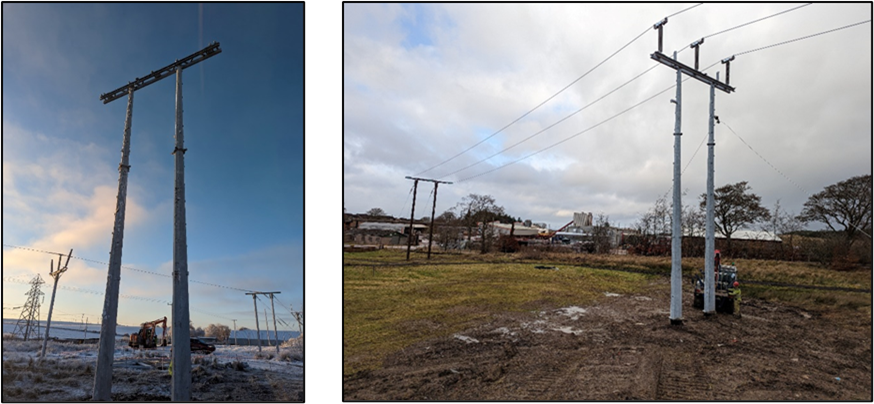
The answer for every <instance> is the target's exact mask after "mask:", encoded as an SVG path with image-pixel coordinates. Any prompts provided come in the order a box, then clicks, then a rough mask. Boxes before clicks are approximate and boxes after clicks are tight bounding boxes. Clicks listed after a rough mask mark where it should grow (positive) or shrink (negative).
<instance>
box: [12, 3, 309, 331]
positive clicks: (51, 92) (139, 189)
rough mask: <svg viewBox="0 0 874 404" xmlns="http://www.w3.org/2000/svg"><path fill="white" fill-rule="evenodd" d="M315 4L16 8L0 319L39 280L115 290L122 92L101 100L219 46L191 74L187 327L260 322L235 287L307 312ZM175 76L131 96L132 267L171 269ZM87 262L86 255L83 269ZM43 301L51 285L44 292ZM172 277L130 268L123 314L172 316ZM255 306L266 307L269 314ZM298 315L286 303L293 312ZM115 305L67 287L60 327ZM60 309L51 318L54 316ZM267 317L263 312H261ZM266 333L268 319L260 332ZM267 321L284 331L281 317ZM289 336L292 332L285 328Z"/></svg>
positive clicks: (127, 260) (187, 98) (126, 254)
mask: <svg viewBox="0 0 874 404" xmlns="http://www.w3.org/2000/svg"><path fill="white" fill-rule="evenodd" d="M303 9H304V7H303V5H302V4H277V3H273V4H270V3H266V4H214V3H210V4H203V5H200V4H197V3H184V4H170V3H153V4H9V3H6V4H4V5H3V25H2V33H3V36H2V40H3V87H2V93H3V123H2V124H3V243H4V247H3V277H4V281H3V307H4V309H3V317H4V318H10V317H13V318H14V317H17V316H18V313H19V312H18V311H17V310H9V309H7V308H9V307H15V306H21V305H22V304H23V303H24V300H25V296H24V293H25V292H26V291H27V289H28V285H25V284H21V283H18V282H17V280H27V279H30V278H32V277H33V276H35V274H37V273H39V274H41V275H42V276H43V278H44V279H46V280H49V279H50V278H49V277H48V271H49V261H50V260H51V259H53V258H55V259H56V258H57V257H56V256H52V255H50V254H45V253H40V252H33V251H28V250H22V249H17V248H11V247H7V246H5V245H6V244H9V245H14V246H22V247H31V248H35V249H39V250H44V251H52V252H64V253H66V252H68V251H69V250H70V249H71V248H72V249H74V252H73V256H74V259H73V260H71V261H70V264H69V270H68V271H67V273H66V274H64V275H63V277H62V278H61V281H60V282H59V285H60V286H61V287H70V288H78V289H80V290H89V291H96V292H100V293H102V292H103V291H104V290H105V287H106V270H107V267H106V265H105V264H100V263H96V262H94V261H100V262H108V261H109V249H110V238H111V234H112V222H113V219H114V211H115V200H116V192H117V187H118V171H117V168H118V164H119V161H120V156H121V155H120V149H121V143H122V133H123V129H124V115H125V108H126V103H127V100H126V97H123V98H121V99H118V100H116V101H113V102H111V103H109V104H106V105H104V104H103V103H102V102H101V101H100V100H99V96H100V94H103V93H106V92H109V91H111V90H114V89H116V88H118V87H120V86H122V85H124V84H126V83H127V82H129V81H131V80H133V79H134V78H136V77H142V76H145V75H147V74H148V73H149V72H151V71H152V70H157V69H159V68H162V67H164V66H166V65H168V64H170V63H172V62H173V61H174V60H176V59H180V58H182V57H185V56H188V55H189V54H191V53H194V52H196V51H198V50H200V49H202V48H203V47H205V46H207V45H208V44H209V43H210V42H213V41H217V42H220V43H221V49H222V53H221V54H219V55H217V56H215V57H213V58H210V59H208V60H206V61H204V62H203V63H200V64H198V65H195V66H193V67H191V68H188V69H186V70H185V71H184V72H183V105H184V128H185V147H186V148H187V149H188V152H187V153H186V154H185V183H186V202H187V203H186V210H187V232H188V233H187V237H188V259H189V261H188V265H189V277H190V279H191V280H193V281H199V282H204V283H211V284H217V285H221V286H225V287H215V286H209V285H206V284H204V283H198V282H192V283H191V284H190V285H189V290H190V294H191V307H192V312H191V318H192V320H193V322H194V324H195V325H196V326H203V327H205V326H206V325H208V324H210V323H222V324H226V325H229V326H232V325H233V324H232V322H231V321H230V320H229V319H237V326H238V327H240V326H246V327H250V328H251V327H254V315H253V308H252V299H251V297H250V296H246V295H244V294H243V293H244V292H243V291H240V290H235V289H229V288H228V287H232V288H238V289H246V290H261V291H281V292H282V293H281V294H280V295H277V296H278V298H279V302H281V303H282V304H280V303H277V305H276V310H277V316H278V317H280V318H283V319H285V320H286V321H287V322H288V323H289V324H291V323H292V321H291V316H290V315H289V314H288V311H287V310H286V309H285V307H287V306H288V305H293V306H294V308H295V309H296V310H299V309H300V308H301V306H302V302H303V245H304V241H303V225H304V216H303V207H304V199H303V198H304V197H303V194H304V188H303V170H304V152H303V146H304V137H303V136H304V134H303V133H304V131H303V117H304V116H303V111H304V109H303V108H304V98H303V97H304V83H303V78H304V61H303V56H304V54H303V46H304V43H303V30H304V16H303V11H304V10H303ZM174 91H175V79H174V78H173V77H169V78H166V79H164V80H162V81H160V82H158V83H156V84H153V85H151V86H148V87H146V88H143V89H141V90H139V91H137V92H136V93H135V94H134V109H133V121H132V135H131V154H130V164H131V171H130V175H129V183H128V199H127V203H128V207H127V212H126V216H127V217H126V222H125V232H124V251H123V266H127V267H132V268H136V269H140V270H143V271H149V272H156V273H160V274H165V275H169V274H170V272H171V268H172V234H173V225H172V219H173V186H174V185H173V172H174V171H173V170H174V167H173V156H172V155H171V154H170V153H171V152H172V151H173V147H174V138H173V136H174V108H175V102H174V99H175V94H174ZM75 257H82V258H86V259H88V260H89V261H86V260H78V259H75ZM43 291H44V292H46V295H47V297H48V296H49V295H50V294H51V289H50V288H48V287H44V288H43ZM171 291H172V283H171V281H170V278H168V277H164V276H158V275H154V274H147V273H143V272H139V271H133V270H127V269H122V280H121V293H122V294H123V295H129V296H133V297H135V298H122V299H120V301H119V302H120V303H119V317H118V322H119V323H121V324H138V323H140V322H143V321H148V320H153V319H155V318H160V317H163V316H165V315H166V316H168V318H169V317H170V309H169V306H167V305H166V304H165V303H163V302H154V301H147V300H142V299H137V298H147V299H155V300H159V301H161V300H163V301H168V302H169V301H171V296H172V293H171ZM262 304H263V303H262V302H259V312H260V311H262V307H263V306H262ZM283 306H285V307H283ZM102 307H103V296H102V295H96V294H91V293H84V292H81V291H79V290H73V289H59V290H58V295H57V298H56V302H55V308H56V309H55V314H54V315H53V317H54V318H56V319H59V320H66V321H78V320H79V319H80V318H81V316H82V314H83V313H84V314H85V316H86V317H90V318H91V319H92V322H93V318H94V317H96V316H99V315H100V313H101V312H102ZM47 312H48V310H47V304H46V305H45V306H44V308H43V310H42V312H41V314H42V317H43V318H45V316H46V313H47ZM259 315H263V312H262V313H260V314H259ZM261 327H262V329H263V328H264V324H263V322H262V325H261ZM271 328H272V324H271ZM280 328H281V329H282V328H284V329H289V328H288V327H280Z"/></svg>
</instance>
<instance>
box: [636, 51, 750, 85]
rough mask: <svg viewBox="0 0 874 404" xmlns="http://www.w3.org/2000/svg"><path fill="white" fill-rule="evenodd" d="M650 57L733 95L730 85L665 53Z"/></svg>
mask: <svg viewBox="0 0 874 404" xmlns="http://www.w3.org/2000/svg"><path fill="white" fill-rule="evenodd" d="M650 57H651V58H652V59H653V60H655V61H657V62H659V63H661V64H663V65H666V66H668V67H670V68H672V69H674V70H679V71H681V72H683V73H685V74H687V75H689V76H691V77H693V78H696V79H698V80H699V81H701V82H703V83H704V84H707V85H710V84H712V85H713V86H714V87H716V88H717V89H719V90H722V91H725V92H726V93H731V92H732V91H734V87H732V86H729V85H728V84H726V83H723V82H721V81H719V80H717V79H714V78H713V77H710V76H708V75H706V74H704V73H701V72H699V71H698V70H696V69H693V68H691V67H689V66H686V65H684V64H683V63H680V62H679V61H676V60H674V59H672V58H670V57H668V55H665V54H664V53H661V52H655V53H653V54H652V55H650Z"/></svg>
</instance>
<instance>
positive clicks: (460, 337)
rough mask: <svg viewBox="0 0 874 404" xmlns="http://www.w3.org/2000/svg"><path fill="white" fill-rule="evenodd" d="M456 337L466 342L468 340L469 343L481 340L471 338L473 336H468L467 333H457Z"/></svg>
mask: <svg viewBox="0 0 874 404" xmlns="http://www.w3.org/2000/svg"><path fill="white" fill-rule="evenodd" d="M454 337H455V338H456V339H460V340H462V341H464V342H467V343H468V344H473V343H477V342H479V340H477V339H476V338H471V337H468V336H466V335H461V334H455V335H454Z"/></svg>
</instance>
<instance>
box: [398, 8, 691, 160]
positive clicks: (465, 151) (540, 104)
mask: <svg viewBox="0 0 874 404" xmlns="http://www.w3.org/2000/svg"><path fill="white" fill-rule="evenodd" d="M701 4H703V3H699V4H696V5H694V6H691V7H688V8H686V9H683V10H680V11H678V12H676V13H674V14H671V15H669V16H668V17H665V18H669V17H673V16H676V15H679V14H681V13H684V12H686V11H689V10H691V9H693V8H695V7H698V6H700V5H701ZM650 29H651V28H650V27H649V26H647V27H646V29H644V30H643V32H641V33H640V34H638V35H637V36H636V37H634V39H632V40H631V41H629V42H628V43H626V44H625V45H623V46H622V47H620V48H619V49H617V50H616V51H615V52H613V53H612V54H610V56H607V58H606V59H604V60H602V61H601V62H600V63H598V64H597V65H595V66H594V67H592V68H591V69H589V71H587V72H585V73H583V75H581V76H580V77H577V78H576V79H574V80H573V81H571V82H570V83H569V84H568V85H566V86H564V87H563V88H562V89H561V90H558V91H557V92H556V93H555V94H553V95H551V96H549V98H547V99H545V100H543V102H541V103H539V104H537V105H536V106H535V107H534V108H531V109H530V110H528V112H525V113H524V114H522V116H520V117H518V118H516V119H514V120H513V121H511V122H510V123H508V124H506V125H504V127H502V128H501V129H498V130H497V131H495V132H493V133H492V134H491V135H489V136H487V137H485V138H484V139H482V140H480V141H479V142H476V143H475V144H474V145H473V146H470V147H468V148H467V149H464V150H462V151H461V152H459V153H458V154H456V155H454V156H452V157H450V158H448V159H446V160H444V161H443V162H441V163H439V164H437V165H435V166H432V167H430V168H428V169H426V170H424V171H420V172H418V173H416V174H415V175H416V176H419V175H422V174H424V173H427V172H428V171H431V170H433V169H435V168H437V167H440V166H442V165H444V164H446V163H448V162H450V161H452V160H455V159H456V158H458V157H459V156H461V155H462V154H464V153H467V152H468V151H470V150H472V149H473V148H474V147H477V146H479V145H481V144H483V143H484V142H485V141H487V140H489V139H491V138H493V137H495V136H496V135H497V134H499V133H501V132H503V131H504V130H505V129H507V128H509V127H510V126H512V125H513V124H515V123H516V122H519V121H520V120H522V119H523V118H525V117H526V116H528V115H529V114H531V113H532V112H534V111H535V110H537V109H538V108H540V107H542V106H543V105H544V104H546V103H547V102H549V101H550V100H552V99H553V98H555V97H557V96H558V95H559V94H561V93H563V92H564V91H565V90H567V89H568V88H570V87H571V86H572V85H574V84H576V83H577V82H578V81H580V80H582V79H583V78H584V77H586V76H588V75H589V73H591V72H593V71H595V69H597V68H598V67H600V66H601V65H603V64H604V63H606V62H607V61H608V60H610V59H611V58H613V56H616V54H618V53H619V52H621V51H622V50H623V49H625V48H627V47H628V46H629V45H631V44H632V43H634V42H635V41H637V40H638V39H640V37H642V36H644V35H645V34H646V33H647V32H649V30H650ZM444 177H445V176H444Z"/></svg>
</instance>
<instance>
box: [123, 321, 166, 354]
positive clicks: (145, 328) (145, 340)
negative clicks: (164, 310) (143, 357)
mask: <svg viewBox="0 0 874 404" xmlns="http://www.w3.org/2000/svg"><path fill="white" fill-rule="evenodd" d="M158 324H161V330H162V331H161V346H167V317H164V318H161V319H158V320H155V321H149V322H147V323H142V324H140V330H139V331H138V332H137V333H136V334H131V336H130V342H129V343H128V345H130V346H131V348H155V347H157V346H158V334H157V332H156V328H157V326H158Z"/></svg>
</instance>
